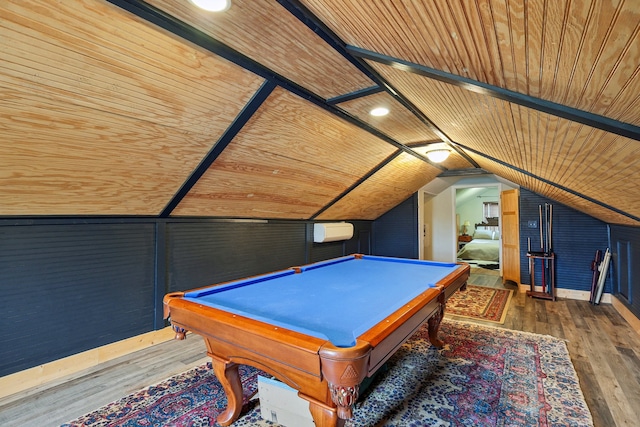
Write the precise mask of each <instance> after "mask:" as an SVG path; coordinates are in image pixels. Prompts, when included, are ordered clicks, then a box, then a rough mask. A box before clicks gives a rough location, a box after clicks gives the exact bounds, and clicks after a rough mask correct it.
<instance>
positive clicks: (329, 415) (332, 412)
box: [299, 394, 345, 427]
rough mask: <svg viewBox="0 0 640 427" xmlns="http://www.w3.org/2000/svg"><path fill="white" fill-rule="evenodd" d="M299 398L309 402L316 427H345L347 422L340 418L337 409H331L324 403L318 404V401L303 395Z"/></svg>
mask: <svg viewBox="0 0 640 427" xmlns="http://www.w3.org/2000/svg"><path fill="white" fill-rule="evenodd" d="M299 396H300V397H302V398H303V399H305V400H307V401H308V402H309V412H311V416H312V417H313V422H314V423H315V425H316V427H334V426H335V427H343V426H344V422H345V420H343V419H342V418H339V417H338V412H337V411H336V408H330V407H328V406H327V405H325V404H323V403H322V402H318V401H317V400H315V399H313V398H310V397H308V396H305V395H303V394H300V395H299Z"/></svg>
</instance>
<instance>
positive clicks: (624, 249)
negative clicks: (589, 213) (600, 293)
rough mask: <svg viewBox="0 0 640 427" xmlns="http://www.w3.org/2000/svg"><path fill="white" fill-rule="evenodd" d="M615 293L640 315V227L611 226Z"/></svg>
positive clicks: (633, 311) (632, 310)
mask: <svg viewBox="0 0 640 427" xmlns="http://www.w3.org/2000/svg"><path fill="white" fill-rule="evenodd" d="M611 252H612V256H611V261H612V268H611V270H612V273H613V279H614V280H613V283H614V293H615V294H616V296H617V297H618V299H619V300H620V301H622V302H623V303H624V304H625V305H626V306H627V307H628V308H629V310H631V312H632V313H634V314H635V315H636V316H638V317H640V228H637V227H624V226H620V225H612V226H611Z"/></svg>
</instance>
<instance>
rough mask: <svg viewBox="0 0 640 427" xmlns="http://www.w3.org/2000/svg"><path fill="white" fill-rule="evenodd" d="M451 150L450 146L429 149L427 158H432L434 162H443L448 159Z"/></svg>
mask: <svg viewBox="0 0 640 427" xmlns="http://www.w3.org/2000/svg"><path fill="white" fill-rule="evenodd" d="M450 153H451V150H449V149H448V148H436V149H435V150H431V151H427V152H426V153H425V155H426V156H427V159H429V160H431V161H432V162H433V163H442V162H444V161H445V160H447V157H449V154H450Z"/></svg>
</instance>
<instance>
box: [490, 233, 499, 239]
mask: <svg viewBox="0 0 640 427" xmlns="http://www.w3.org/2000/svg"><path fill="white" fill-rule="evenodd" d="M492 240H500V232H499V231H494V232H493V236H492Z"/></svg>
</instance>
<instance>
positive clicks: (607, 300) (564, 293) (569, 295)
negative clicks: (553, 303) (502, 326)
mask: <svg viewBox="0 0 640 427" xmlns="http://www.w3.org/2000/svg"><path fill="white" fill-rule="evenodd" d="M518 290H519V291H520V292H526V291H529V290H531V286H530V285H528V284H524V283H521V284H520V286H519V289H518ZM534 290H535V291H537V292H542V286H536V287H535V288H534ZM556 297H557V298H566V299H574V300H578V301H589V299H590V298H591V292H589V291H577V290H574V289H564V288H556ZM600 302H601V303H604V304H611V294H602V299H601V301H600Z"/></svg>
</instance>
